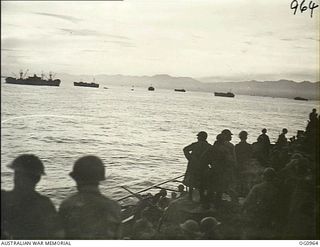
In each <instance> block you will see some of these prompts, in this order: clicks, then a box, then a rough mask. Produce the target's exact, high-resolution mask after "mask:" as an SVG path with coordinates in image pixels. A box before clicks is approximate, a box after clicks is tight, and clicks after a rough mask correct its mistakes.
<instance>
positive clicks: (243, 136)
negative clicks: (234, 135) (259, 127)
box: [239, 130, 248, 141]
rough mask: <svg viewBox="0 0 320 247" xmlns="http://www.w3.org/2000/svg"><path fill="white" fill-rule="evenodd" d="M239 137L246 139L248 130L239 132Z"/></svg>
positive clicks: (242, 139)
mask: <svg viewBox="0 0 320 247" xmlns="http://www.w3.org/2000/svg"><path fill="white" fill-rule="evenodd" d="M239 138H240V140H241V141H245V140H247V138H248V132H247V131H245V130H243V131H241V132H240V133H239Z"/></svg>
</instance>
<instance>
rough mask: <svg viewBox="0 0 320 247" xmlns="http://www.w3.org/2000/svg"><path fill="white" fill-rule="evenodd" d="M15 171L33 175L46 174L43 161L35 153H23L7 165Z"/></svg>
mask: <svg viewBox="0 0 320 247" xmlns="http://www.w3.org/2000/svg"><path fill="white" fill-rule="evenodd" d="M7 167H8V168H10V169H13V170H14V171H15V172H21V173H26V174H31V175H45V174H46V173H45V172H44V165H43V163H42V161H41V160H40V159H39V158H38V157H37V156H35V155H33V154H22V155H20V156H18V157H17V158H15V159H14V160H13V161H12V163H11V164H9V165H8V166H7Z"/></svg>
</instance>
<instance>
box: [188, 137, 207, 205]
mask: <svg viewBox="0 0 320 247" xmlns="http://www.w3.org/2000/svg"><path fill="white" fill-rule="evenodd" d="M207 137H208V134H207V133H206V132H205V131H200V132H199V133H198V134H197V139H198V141H197V142H194V143H192V144H190V145H188V146H186V147H184V148H183V153H184V156H185V157H186V159H187V160H188V165H187V170H186V173H185V177H184V181H183V183H184V184H185V185H186V186H187V187H189V198H190V199H191V200H192V192H193V189H194V188H197V189H199V190H200V197H201V198H200V200H202V199H203V195H204V194H203V192H204V190H205V185H204V183H203V181H204V179H203V176H204V173H205V171H206V168H207V164H205V163H204V162H203V157H204V155H205V153H206V152H207V151H208V150H209V149H210V147H211V145H210V144H209V143H208V142H207Z"/></svg>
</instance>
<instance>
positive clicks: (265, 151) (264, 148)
mask: <svg viewBox="0 0 320 247" xmlns="http://www.w3.org/2000/svg"><path fill="white" fill-rule="evenodd" d="M261 132H262V134H261V135H259V137H258V139H257V143H256V144H255V145H256V151H255V156H256V158H257V159H258V161H259V162H260V163H261V164H262V165H263V166H267V164H268V161H269V154H270V139H269V136H268V135H267V129H265V128H264V129H262V131H261Z"/></svg>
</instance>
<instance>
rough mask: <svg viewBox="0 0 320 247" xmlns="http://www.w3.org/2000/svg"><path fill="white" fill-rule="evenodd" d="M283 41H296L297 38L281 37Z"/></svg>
mask: <svg viewBox="0 0 320 247" xmlns="http://www.w3.org/2000/svg"><path fill="white" fill-rule="evenodd" d="M280 40H282V41H296V40H297V39H291V38H281V39H280Z"/></svg>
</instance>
